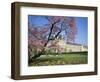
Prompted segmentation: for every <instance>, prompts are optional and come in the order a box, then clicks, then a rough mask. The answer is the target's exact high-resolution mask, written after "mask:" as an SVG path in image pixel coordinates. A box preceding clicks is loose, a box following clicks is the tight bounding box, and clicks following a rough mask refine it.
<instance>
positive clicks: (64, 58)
mask: <svg viewBox="0 0 100 82" xmlns="http://www.w3.org/2000/svg"><path fill="white" fill-rule="evenodd" d="M87 63H88V55H87V53H84V54H82V53H78V54H60V55H43V56H41V57H39V58H38V59H36V60H34V61H33V62H32V63H29V66H49V65H67V64H68V65H69V64H87Z"/></svg>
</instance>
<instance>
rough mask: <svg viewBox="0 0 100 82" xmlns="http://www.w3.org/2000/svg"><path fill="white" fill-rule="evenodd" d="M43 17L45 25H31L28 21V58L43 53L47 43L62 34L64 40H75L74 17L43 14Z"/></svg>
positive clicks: (34, 57)
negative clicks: (45, 21)
mask: <svg viewBox="0 0 100 82" xmlns="http://www.w3.org/2000/svg"><path fill="white" fill-rule="evenodd" d="M44 18H45V19H46V20H47V21H48V23H47V24H46V25H43V26H38V25H37V26H36V25H31V24H30V22H29V24H28V54H29V59H36V58H38V57H40V56H41V55H43V54H45V49H46V47H47V45H48V43H49V42H50V41H52V40H55V39H56V38H58V37H59V36H64V37H65V38H64V39H65V41H66V42H74V40H75V36H76V34H77V27H76V21H75V18H74V17H63V16H44ZM50 46H52V44H51V45H50ZM33 51H34V55H33V54H32V52H33Z"/></svg>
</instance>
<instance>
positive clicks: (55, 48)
mask: <svg viewBox="0 0 100 82" xmlns="http://www.w3.org/2000/svg"><path fill="white" fill-rule="evenodd" d="M51 44H53V45H52V46H50V45H51ZM47 47H48V48H47V50H51V51H52V52H56V53H58V52H59V53H63V52H84V51H88V47H87V46H84V45H81V44H77V43H66V42H65V41H64V40H55V41H51V42H50V43H49V44H48V46H47Z"/></svg>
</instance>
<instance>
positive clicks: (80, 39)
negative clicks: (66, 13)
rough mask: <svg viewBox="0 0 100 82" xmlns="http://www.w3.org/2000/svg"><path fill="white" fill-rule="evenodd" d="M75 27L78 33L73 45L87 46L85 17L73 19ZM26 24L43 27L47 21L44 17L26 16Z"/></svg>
mask: <svg viewBox="0 0 100 82" xmlns="http://www.w3.org/2000/svg"><path fill="white" fill-rule="evenodd" d="M75 19H76V26H77V30H78V33H77V35H76V38H75V43H78V44H82V45H87V44H88V18H87V17H75ZM28 22H30V24H34V25H36V26H41V25H45V24H47V23H48V21H47V20H46V19H45V18H44V16H38V15H37V16H34V15H29V16H28Z"/></svg>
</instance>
